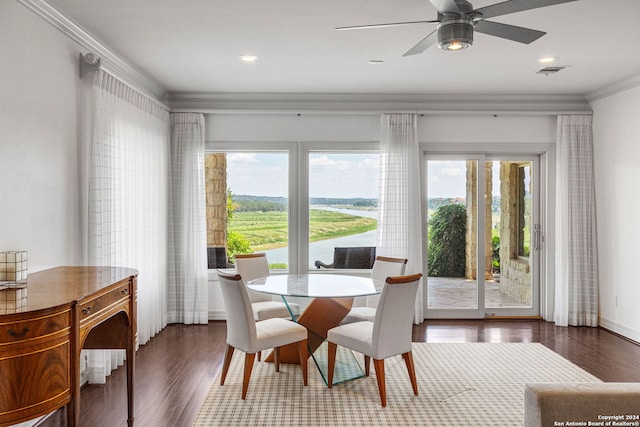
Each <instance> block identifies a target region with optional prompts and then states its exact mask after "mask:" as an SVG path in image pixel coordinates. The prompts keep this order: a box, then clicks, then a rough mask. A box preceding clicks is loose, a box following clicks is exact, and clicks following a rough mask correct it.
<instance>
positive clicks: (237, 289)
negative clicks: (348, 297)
mask: <svg viewBox="0 0 640 427" xmlns="http://www.w3.org/2000/svg"><path fill="white" fill-rule="evenodd" d="M217 271H218V278H219V280H220V289H221V290H222V298H223V300H224V306H225V311H226V315H227V346H226V349H225V354H224V364H223V366H222V376H221V377H220V385H224V381H225V379H226V377H227V373H228V372H229V365H230V364H231V358H232V356H233V352H234V350H235V349H238V350H240V351H243V352H244V353H245V356H244V375H243V379H242V399H246V397H247V390H248V388H249V379H250V378H251V371H252V369H253V364H254V362H255V356H256V353H258V352H259V351H262V350H266V349H268V348H274V352H273V355H274V363H275V369H276V372H280V363H279V358H278V354H279V351H280V347H281V346H283V345H287V344H293V343H297V344H298V353H299V356H300V366H301V367H302V378H303V381H304V385H305V386H306V385H307V384H308V372H307V359H308V358H309V353H308V350H307V328H305V327H304V326H302V325H300V324H298V323H296V322H292V321H290V320H286V319H281V318H273V319H266V320H260V321H258V322H256V321H255V320H254V318H253V312H252V310H251V302H250V300H249V293H248V292H247V287H246V286H245V285H244V283H243V282H242V276H241V275H239V274H237V273H235V272H229V271H223V270H217Z"/></svg>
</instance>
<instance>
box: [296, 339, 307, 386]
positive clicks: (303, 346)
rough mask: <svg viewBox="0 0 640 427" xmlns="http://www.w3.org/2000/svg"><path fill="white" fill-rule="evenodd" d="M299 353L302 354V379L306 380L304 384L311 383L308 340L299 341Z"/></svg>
mask: <svg viewBox="0 0 640 427" xmlns="http://www.w3.org/2000/svg"><path fill="white" fill-rule="evenodd" d="M298 353H299V356H300V367H301V368H302V380H303V381H304V385H309V370H308V369H307V363H308V361H309V350H308V348H307V340H302V341H300V342H298Z"/></svg>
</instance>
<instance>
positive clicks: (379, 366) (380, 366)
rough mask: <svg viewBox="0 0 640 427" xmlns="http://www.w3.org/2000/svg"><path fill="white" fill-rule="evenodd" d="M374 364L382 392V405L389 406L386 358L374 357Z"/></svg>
mask: <svg viewBox="0 0 640 427" xmlns="http://www.w3.org/2000/svg"><path fill="white" fill-rule="evenodd" d="M373 366H374V367H375V368H376V379H377V380H378V391H379V392H380V401H381V402H382V407H383V408H385V407H386V406H387V386H386V383H385V381H384V359H381V360H377V359H373Z"/></svg>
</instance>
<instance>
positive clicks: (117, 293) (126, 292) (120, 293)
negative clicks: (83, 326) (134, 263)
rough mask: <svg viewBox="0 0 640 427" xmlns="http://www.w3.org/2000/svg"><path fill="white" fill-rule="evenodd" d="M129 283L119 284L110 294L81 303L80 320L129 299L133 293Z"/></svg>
mask: <svg viewBox="0 0 640 427" xmlns="http://www.w3.org/2000/svg"><path fill="white" fill-rule="evenodd" d="M129 286H130V285H129V283H125V284H124V285H122V286H119V287H118V288H117V289H115V290H113V291H111V292H109V293H108V294H105V295H102V296H99V297H97V298H95V299H93V300H91V301H87V302H85V303H82V304H80V320H84V319H87V318H89V317H91V316H93V315H97V314H99V313H100V312H101V311H102V310H104V309H106V308H108V307H110V306H111V305H113V304H115V303H117V302H118V301H120V300H125V299H128V298H129V296H130V295H131V288H130V287H129Z"/></svg>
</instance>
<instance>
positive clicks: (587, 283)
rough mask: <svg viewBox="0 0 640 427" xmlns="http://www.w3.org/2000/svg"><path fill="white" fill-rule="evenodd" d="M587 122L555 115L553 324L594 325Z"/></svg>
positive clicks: (587, 118) (594, 259) (591, 189)
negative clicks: (555, 226) (555, 225)
mask: <svg viewBox="0 0 640 427" xmlns="http://www.w3.org/2000/svg"><path fill="white" fill-rule="evenodd" d="M591 121H592V117H591V116H558V129H557V141H556V150H557V168H556V170H557V179H556V182H557V184H556V195H557V196H556V197H557V200H556V221H557V230H556V280H555V282H556V283H555V286H556V298H555V312H554V320H555V322H556V324H557V325H559V326H568V325H571V326H598V255H597V239H596V202H595V181H594V170H593V133H592V128H591Z"/></svg>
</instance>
